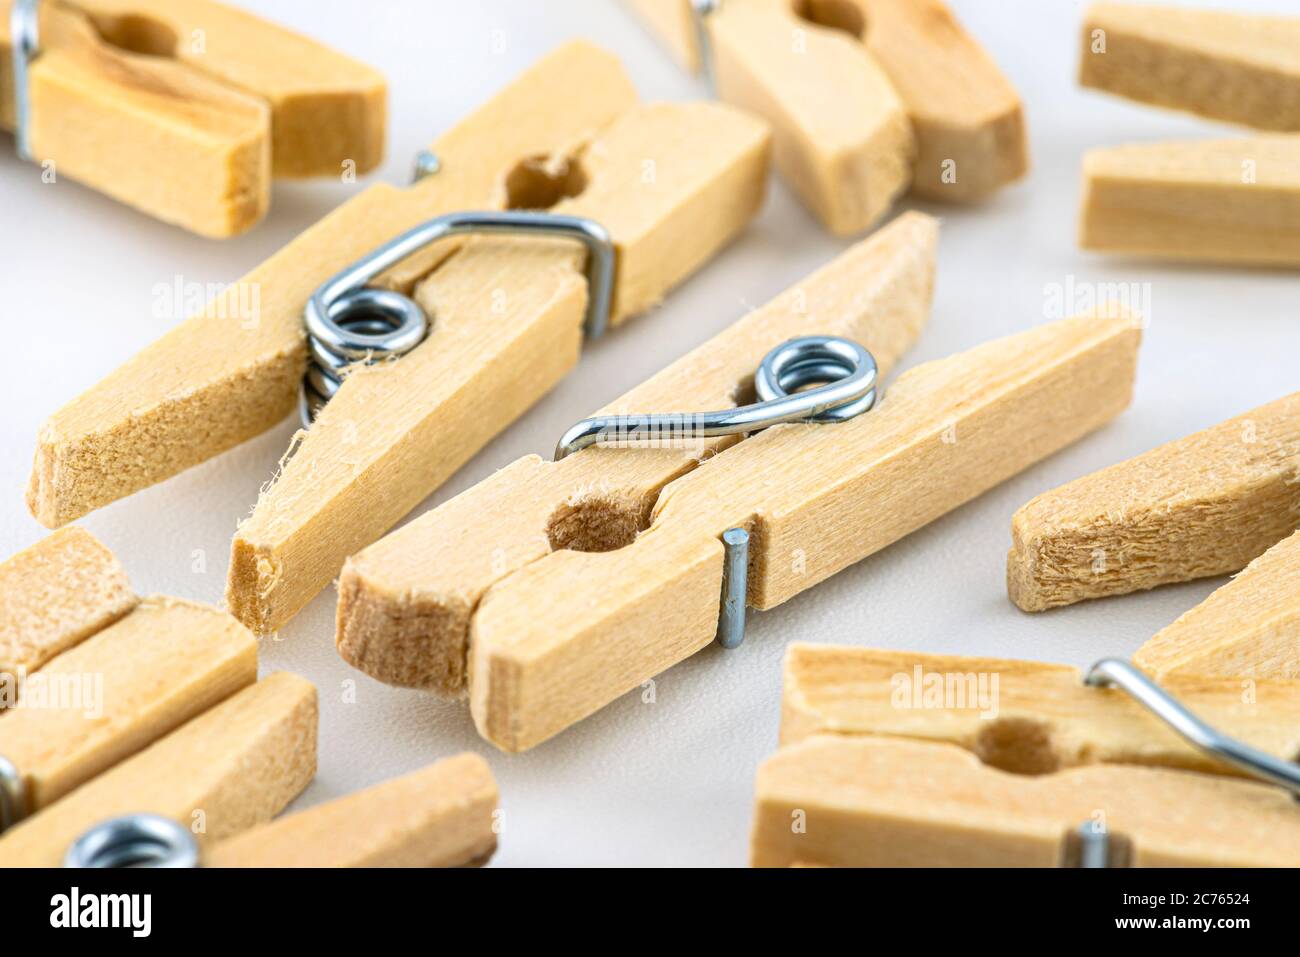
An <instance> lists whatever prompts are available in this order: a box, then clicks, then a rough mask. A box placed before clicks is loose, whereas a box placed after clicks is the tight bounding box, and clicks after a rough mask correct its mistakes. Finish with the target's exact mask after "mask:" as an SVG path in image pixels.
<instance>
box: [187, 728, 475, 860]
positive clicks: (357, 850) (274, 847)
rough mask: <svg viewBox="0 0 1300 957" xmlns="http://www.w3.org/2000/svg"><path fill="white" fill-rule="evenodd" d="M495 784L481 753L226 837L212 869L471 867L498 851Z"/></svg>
mask: <svg viewBox="0 0 1300 957" xmlns="http://www.w3.org/2000/svg"><path fill="white" fill-rule="evenodd" d="M496 806H497V786H496V781H494V780H493V778H492V772H491V770H490V769H489V768H488V766H487V762H486V761H484V760H483V759H482V758H480V757H479V756H478V755H476V754H460V755H457V756H456V757H452V758H447V759H446V760H443V761H439V762H437V763H436V764H431V765H429V766H428V767H427V768H424V769H422V770H420V771H416V772H415V773H413V774H408V775H406V776H404V777H400V778H395V779H394V780H392V781H386V782H384V783H383V784H379V785H376V786H375V787H372V788H366V789H365V790H364V791H357V792H356V793H354V794H349V795H348V796H347V797H343V798H340V799H338V800H337V801H331V802H329V803H328V804H322V805H319V806H317V807H314V808H309V809H308V810H306V811H302V812H299V813H297V814H291V815H289V816H287V817H284V818H281V819H279V820H277V821H273V822H271V823H269V824H263V825H262V826H261V827H256V828H253V829H252V830H251V831H245V832H244V833H243V834H240V835H239V836H237V837H233V838H231V839H230V840H227V841H222V842H221V843H220V844H218V845H217V846H216V847H214V848H213V849H212V851H211V852H210V853H209V854H208V855H207V857H206V859H205V861H204V863H205V865H206V866H209V867H465V866H468V865H476V864H483V863H486V861H487V859H488V858H489V857H491V856H492V852H493V851H494V850H495V849H496V843H497V836H496V833H495V827H494V825H495V821H494V813H495V811H496Z"/></svg>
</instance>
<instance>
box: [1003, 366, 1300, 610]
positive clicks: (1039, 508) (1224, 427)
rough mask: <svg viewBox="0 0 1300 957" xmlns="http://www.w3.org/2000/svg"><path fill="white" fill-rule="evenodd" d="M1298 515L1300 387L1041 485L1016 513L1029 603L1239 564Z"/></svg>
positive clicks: (1016, 568)
mask: <svg viewBox="0 0 1300 957" xmlns="http://www.w3.org/2000/svg"><path fill="white" fill-rule="evenodd" d="M1297 527H1300V392H1298V393H1296V394H1294V395H1290V396H1287V397H1286V398H1284V399H1279V400H1278V401H1276V402H1271V403H1269V404H1268V405H1264V406H1260V407H1259V408H1257V409H1253V410H1251V411H1250V412H1247V413H1245V414H1244V415H1239V416H1237V417H1235V418H1232V419H1229V420H1227V421H1226V422H1222V423H1220V424H1218V425H1216V426H1213V427H1211V428H1209V429H1206V430H1204V431H1202V432H1197V433H1195V434H1193V435H1189V436H1187V437H1186V438H1182V439H1178V440H1177V441H1174V442H1170V443H1168V444H1167V445H1162V446H1160V447H1159V448H1156V449H1152V450H1151V451H1150V452H1146V453H1144V454H1143V455H1139V456H1137V457H1136V458H1133V459H1129V460H1128V461H1126V462H1120V463H1119V464H1117V465H1112V466H1110V467H1109V468H1106V469H1102V470H1101V471H1099V472H1094V473H1093V474H1091V475H1086V476H1084V477H1083V478H1079V479H1076V480H1075V481H1073V482H1069V483H1067V484H1065V485H1062V486H1061V487H1060V488H1057V489H1054V490H1052V491H1050V492H1045V493H1043V494H1042V495H1039V496H1038V497H1037V498H1035V499H1033V500H1032V501H1030V502H1029V503H1028V504H1026V505H1025V506H1023V507H1022V508H1021V509H1020V510H1019V511H1017V512H1016V514H1015V516H1014V517H1013V518H1012V520H1011V539H1012V547H1011V551H1010V552H1009V553H1008V555H1007V594H1008V595H1009V596H1010V597H1011V600H1012V601H1013V602H1015V603H1016V604H1017V605H1018V606H1020V607H1021V608H1022V609H1024V610H1025V611H1042V610H1044V609H1047V608H1053V607H1056V606H1059V605H1068V604H1072V603H1074V602H1078V601H1083V600H1085V599H1090V598H1100V597H1104V596H1107V595H1121V594H1126V593H1128V592H1134V591H1141V590H1144V589H1148V588H1155V587H1156V586H1158V585H1164V584H1168V583H1171V582H1181V581H1190V580H1192V579H1195V578H1206V577H1210V576H1213V575H1224V574H1228V573H1229V572H1235V571H1239V570H1240V569H1242V568H1244V567H1245V566H1246V564H1247V563H1249V562H1250V561H1251V560H1252V559H1254V558H1256V557H1258V556H1259V555H1261V554H1262V553H1263V552H1264V551H1265V550H1266V549H1268V548H1270V547H1271V546H1272V545H1274V544H1276V543H1277V542H1279V541H1280V540H1282V539H1283V538H1285V537H1286V536H1288V535H1290V534H1291V533H1292V532H1293V531H1295V530H1296V528H1297Z"/></svg>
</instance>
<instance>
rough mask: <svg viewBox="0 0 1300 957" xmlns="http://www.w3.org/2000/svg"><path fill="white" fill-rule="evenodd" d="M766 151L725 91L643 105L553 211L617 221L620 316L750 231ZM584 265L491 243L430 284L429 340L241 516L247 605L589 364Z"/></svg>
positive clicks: (340, 548) (536, 249) (262, 604)
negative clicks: (722, 95) (583, 357)
mask: <svg viewBox="0 0 1300 957" xmlns="http://www.w3.org/2000/svg"><path fill="white" fill-rule="evenodd" d="M768 148H769V136H768V132H767V128H766V126H765V125H764V124H763V123H762V122H761V121H759V120H757V119H754V118H753V117H750V116H748V115H746V114H744V113H741V112H739V111H738V110H735V109H733V108H731V107H728V106H724V105H721V104H715V103H676V104H668V103H661V104H654V105H649V106H643V107H638V108H636V109H633V110H630V111H628V112H627V113H626V114H624V115H623V116H622V117H620V118H619V119H618V120H617V121H616V122H614V123H613V124H611V125H610V127H609V128H608V129H607V130H605V131H603V132H602V133H601V134H599V135H598V136H596V137H595V138H594V139H593V140H592V141H591V142H590V143H589V144H587V145H586V146H585V148H584V149H583V152H582V157H583V159H582V167H583V170H584V175H585V179H586V186H585V188H584V189H583V190H582V192H581V193H580V194H579V195H578V196H576V197H574V198H572V199H566V200H564V201H563V202H561V203H559V204H558V205H556V206H555V207H554V211H555V212H557V213H565V214H571V215H576V216H588V217H591V218H593V219H595V220H596V221H597V222H600V223H601V224H602V225H604V226H605V228H606V229H608V230H609V232H610V235H611V236H612V238H613V240H614V243H615V245H616V247H617V252H618V277H617V285H616V289H615V297H614V307H613V308H614V312H613V315H612V317H611V322H612V323H613V324H615V325H617V324H618V323H621V322H622V321H624V320H625V319H627V318H628V317H629V316H631V315H634V314H636V313H639V312H642V311H644V310H646V309H647V308H649V307H650V306H652V305H654V304H656V303H658V302H659V301H660V299H661V298H662V297H663V296H664V294H665V293H666V292H667V291H668V290H669V289H670V288H672V287H673V286H675V285H676V284H677V283H678V282H680V281H681V280H682V279H684V278H685V277H686V276H688V275H689V274H691V273H692V272H694V271H695V270H697V269H698V268H699V267H700V266H701V265H703V264H704V263H705V262H707V261H708V260H709V259H710V258H711V257H712V256H713V255H714V254H715V253H716V252H717V251H718V250H719V249H720V248H722V247H723V246H725V245H726V244H727V243H729V242H730V241H731V240H732V239H734V238H735V237H736V236H737V235H738V234H739V233H740V232H741V231H742V230H743V229H744V227H745V226H746V225H747V224H748V223H749V221H750V220H751V219H752V218H753V216H754V215H755V214H756V213H757V212H758V210H759V208H760V206H761V205H762V200H763V197H764V194H765V189H764V184H765V181H766V177H767V164H768ZM647 169H652V170H654V171H655V172H654V173H653V176H652V178H651V180H650V181H647V179H646V170H647ZM582 262H583V254H582V252H581V250H580V248H579V247H577V246H576V244H573V243H555V242H548V241H543V242H536V241H529V240H505V241H502V240H499V239H494V240H475V241H471V242H469V243H468V244H466V246H465V247H464V248H462V249H461V250H460V251H459V252H458V253H456V254H455V255H454V256H453V257H452V258H451V259H450V260H448V261H447V262H445V263H444V264H442V265H441V266H440V267H439V268H438V269H437V270H436V271H435V272H434V273H433V274H432V275H431V276H429V277H428V278H427V279H425V280H423V281H422V282H421V283H420V284H419V285H418V286H417V287H416V293H415V297H416V299H417V300H418V301H419V302H420V303H421V304H422V305H423V306H424V308H425V311H426V312H427V313H428V314H429V315H431V316H434V317H435V319H434V328H433V331H432V332H431V334H430V335H429V338H428V339H426V340H425V341H424V342H423V343H422V344H421V345H419V346H417V347H416V348H415V349H414V350H412V351H411V352H410V353H408V354H407V355H405V356H403V357H402V358H401V360H400V361H397V362H390V363H381V364H376V365H373V366H370V367H366V368H360V369H357V370H356V371H355V372H353V373H352V374H350V375H348V376H347V378H346V379H345V381H344V383H343V386H342V387H341V388H340V389H339V391H338V393H337V394H336V395H335V396H334V397H333V398H332V399H331V400H330V402H329V403H328V404H327V405H326V406H325V408H324V409H323V410H322V412H321V413H320V415H319V416H317V418H316V421H315V422H314V423H313V425H312V428H311V430H310V431H308V432H307V433H306V434H305V435H303V436H302V437H301V438H300V440H299V441H298V443H297V446H296V449H295V451H294V454H293V457H292V458H291V459H289V461H288V462H287V463H286V464H285V466H284V467H283V469H282V470H281V472H280V474H279V475H278V476H277V478H276V479H275V482H274V484H272V485H271V486H270V487H269V488H267V489H264V490H263V493H262V495H261V497H260V498H259V500H258V503H257V506H256V507H255V508H254V510H253V513H252V515H251V516H249V518H247V519H246V520H245V521H244V522H242V523H241V524H240V527H239V530H238V532H237V533H236V535H235V540H234V543H233V545H232V547H231V562H230V576H229V581H228V585H227V589H226V600H227V602H228V604H229V606H230V608H231V610H232V612H233V613H234V614H235V616H236V617H237V618H239V619H240V620H241V621H243V622H244V624H246V625H247V626H248V627H250V628H252V629H253V630H254V631H255V632H257V633H259V634H261V633H265V632H268V631H273V630H275V629H276V628H279V627H280V626H281V625H282V624H284V623H285V622H286V621H288V620H289V618H291V617H292V616H293V615H294V614H296V613H297V612H298V610H299V609H301V608H302V606H303V605H304V604H306V603H307V602H308V601H309V600H310V599H311V598H313V597H315V595H316V594H317V593H318V592H319V591H320V590H321V589H322V588H324V587H325V586H326V585H328V584H329V583H330V581H332V580H333V579H334V578H335V577H337V575H338V573H339V570H340V569H341V568H342V567H343V562H344V559H346V558H347V556H348V555H351V554H353V553H354V552H356V551H358V550H359V549H361V548H363V547H365V546H366V545H369V544H370V543H372V542H374V541H375V540H376V539H378V538H379V537H380V536H382V535H383V534H384V533H385V532H386V531H388V530H389V529H390V528H392V527H393V525H395V524H396V523H397V522H398V520H400V519H401V518H402V516H404V515H405V514H407V513H408V512H409V511H410V510H411V509H412V508H414V507H415V506H416V505H418V504H419V503H420V502H421V501H423V500H424V499H425V498H426V497H427V496H428V495H429V494H430V493H431V492H433V491H434V490H435V489H436V488H437V487H438V486H439V485H441V484H442V483H443V482H444V481H446V480H447V479H448V478H449V477H450V476H451V475H452V474H453V473H454V472H455V471H456V470H457V469H459V468H460V467H461V466H462V465H463V464H464V463H465V462H466V461H468V460H469V459H470V458H471V457H472V456H473V455H474V454H475V453H477V452H478V451H479V449H481V448H482V447H483V446H484V445H486V444H487V442H488V441H489V440H490V439H491V438H492V437H493V436H495V435H497V434H499V433H500V432H501V431H502V430H503V429H504V428H506V427H507V426H508V425H510V423H511V422H513V421H514V420H515V419H516V418H518V417H519V416H520V415H522V414H523V412H524V411H526V410H527V409H528V408H529V407H530V406H532V405H533V404H534V403H535V402H536V401H537V400H538V399H540V398H541V397H542V396H543V395H545V394H546V392H548V391H549V390H550V389H551V388H552V387H553V386H554V385H555V384H556V383H557V382H558V381H559V380H560V379H561V378H563V377H564V375H565V374H567V373H568V372H569V371H570V370H571V369H572V368H573V367H574V366H575V365H576V364H577V361H578V357H579V353H580V351H581V347H582V323H583V318H584V310H585V308H586V301H587V290H586V283H585V281H584V279H583V276H582V273H581V272H580V271H579V270H580V268H581V265H582Z"/></svg>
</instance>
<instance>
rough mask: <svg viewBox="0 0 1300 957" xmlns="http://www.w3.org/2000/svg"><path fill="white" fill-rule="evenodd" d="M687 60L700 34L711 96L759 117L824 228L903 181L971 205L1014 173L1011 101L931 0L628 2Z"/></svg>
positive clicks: (857, 225) (1019, 135) (1016, 130)
mask: <svg viewBox="0 0 1300 957" xmlns="http://www.w3.org/2000/svg"><path fill="white" fill-rule="evenodd" d="M629 3H630V5H631V6H632V8H633V9H634V10H635V11H636V12H637V13H639V14H640V15H641V16H642V17H643V18H644V19H645V21H646V22H647V23H648V24H649V25H650V27H651V28H652V29H653V30H654V31H655V32H656V33H657V34H658V35H659V36H660V37H661V38H662V39H663V40H664V41H665V42H666V43H667V44H668V46H669V47H670V48H671V49H672V50H673V52H674V53H675V54H676V55H677V56H678V58H679V59H680V60H681V61H682V62H683V63H684V64H686V66H687V67H688V68H689V69H691V70H695V69H698V68H699V67H700V65H701V50H700V37H701V36H707V37H708V41H707V42H708V47H709V49H708V53H709V54H710V57H709V59H710V60H711V62H712V73H713V74H714V77H715V80H716V85H717V88H718V94H719V96H720V97H721V98H722V99H724V100H726V101H727V102H730V103H734V104H736V105H737V106H741V107H744V108H745V109H750V110H753V111H754V112H756V113H758V114H760V115H762V116H764V117H765V118H767V119H768V121H769V122H771V123H772V126H773V128H774V136H775V146H776V163H777V166H778V167H779V168H780V170H781V172H782V174H783V175H784V176H785V178H786V179H787V180H788V181H789V182H790V184H791V185H792V186H793V187H794V189H795V190H796V192H798V194H799V195H800V196H801V197H802V199H803V201H804V202H805V203H806V204H807V205H808V207H809V208H810V209H811V210H813V212H815V213H816V215H817V216H818V217H819V218H820V219H821V220H822V222H823V223H824V224H825V226H826V228H827V229H829V230H831V231H832V232H834V233H836V234H840V235H846V234H851V233H856V232H860V231H861V230H863V229H866V228H867V227H869V226H870V225H872V224H873V223H874V222H876V221H877V220H878V219H880V217H881V216H883V215H884V213H885V212H886V211H887V210H888V209H889V206H890V205H891V203H892V202H893V200H894V199H895V198H896V197H897V196H898V195H899V194H900V193H902V192H903V191H905V190H906V189H907V187H908V185H909V183H910V185H911V188H912V190H913V191H914V192H916V193H917V194H918V195H920V196H924V197H925V198H927V199H936V200H941V201H949V202H970V201H974V200H979V199H982V198H984V197H986V196H988V195H989V194H991V193H992V192H994V191H995V190H997V189H999V188H1001V187H1002V186H1004V185H1006V184H1007V183H1010V182H1013V181H1015V180H1017V179H1019V178H1021V177H1022V176H1023V175H1024V174H1025V172H1026V169H1027V168H1028V156H1027V153H1028V148H1027V143H1026V137H1025V129H1024V118H1023V113H1022V110H1021V104H1020V97H1019V96H1018V94H1017V93H1016V91H1015V89H1014V88H1013V87H1012V86H1011V84H1010V83H1009V82H1008V81H1007V79H1006V78H1005V77H1004V76H1003V74H1002V73H1001V71H1000V70H999V69H998V67H997V65H996V64H995V63H994V62H993V60H992V59H991V58H990V57H989V56H988V54H987V53H986V52H985V51H984V50H983V48H981V47H980V45H979V44H978V43H977V42H976V41H975V39H974V38H972V37H971V36H970V35H969V34H968V33H966V31H965V30H964V29H963V28H962V27H961V25H960V24H959V23H958V22H957V21H956V19H955V18H954V16H953V15H952V12H951V11H950V10H949V8H948V6H947V4H945V3H943V2H942V0H722V2H721V3H720V4H718V7H717V9H716V10H714V12H712V13H710V14H708V15H707V19H706V20H705V21H704V31H702V30H701V29H700V25H699V23H698V22H697V20H696V16H697V14H695V13H694V7H693V0H629Z"/></svg>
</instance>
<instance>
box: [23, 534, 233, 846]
mask: <svg viewBox="0 0 1300 957" xmlns="http://www.w3.org/2000/svg"><path fill="white" fill-rule="evenodd" d="M0 593H2V594H0V620H3V621H4V625H5V630H6V632H8V634H5V635H0V692H3V700H2V701H0V704H2V705H3V707H4V708H5V709H6V710H0V719H2V720H3V723H2V724H0V831H2V830H4V829H5V828H7V827H9V826H11V825H12V824H14V823H15V822H16V821H18V820H20V819H22V818H23V817H26V816H28V815H31V814H35V813H36V812H38V811H40V810H41V809H42V808H45V807H46V806H48V805H50V804H52V803H53V802H55V801H56V800H58V799H59V798H61V797H63V796H64V795H65V794H67V793H68V792H70V791H72V790H73V789H75V788H77V787H79V786H80V785H82V784H84V783H85V782H86V781H88V780H89V779H91V778H92V777H94V776H95V775H96V774H99V773H100V772H102V771H104V770H105V769H107V768H109V767H111V766H112V765H114V764H117V763H118V762H120V761H122V760H123V759H125V758H128V757H130V756H131V755H132V754H135V753H136V752H138V751H140V750H141V749H142V748H144V747H146V746H147V745H149V744H151V743H152V742H154V741H156V740H157V739H159V738H161V737H163V736H164V735H166V734H168V733H170V732H171V731H173V730H175V729H176V728H177V727H178V726H180V725H181V724H183V723H185V722H186V721H188V720H190V719H191V718H193V717H195V716H197V715H199V714H202V713H203V712H204V711H206V710H207V709H208V708H210V707H212V706H214V705H216V704H218V703H219V702H221V701H223V700H224V699H226V698H228V697H230V696H231V695H232V694H234V693H236V692H237V691H239V690H241V689H242V688H245V687H247V686H248V685H251V684H252V683H253V682H254V681H256V680H257V644H256V642H255V641H254V640H253V636H252V635H250V634H249V633H248V631H247V629H245V628H244V627H243V626H242V625H240V624H239V623H238V622H237V621H235V620H234V619H233V618H231V617H230V616H229V615H227V614H226V613H224V612H221V611H218V610H217V609H215V608H210V607H207V606H205V605H199V604H196V603H193V602H187V601H182V600H180V599H177V598H163V597H152V598H146V599H144V600H142V601H139V600H137V599H136V597H135V595H134V594H133V593H132V592H131V590H130V586H129V584H128V583H127V581H126V575H125V573H124V572H123V571H122V569H121V566H120V565H118V564H117V561H116V559H114V558H113V556H112V554H111V553H110V552H109V551H108V549H106V548H104V546H103V545H101V544H100V543H99V542H98V541H96V540H95V539H94V538H93V537H92V536H91V535H90V534H89V533H87V532H85V531H83V530H81V529H79V528H68V529H63V530H61V531H58V532H55V533H54V534H53V535H50V536H48V537H47V538H46V539H45V540H43V541H41V542H39V543H37V544H36V545H34V546H32V547H31V548H29V549H27V550H26V551H24V552H20V553H19V554H18V555H15V556H14V557H13V558H11V559H9V560H8V561H6V562H4V563H3V564H0Z"/></svg>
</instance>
